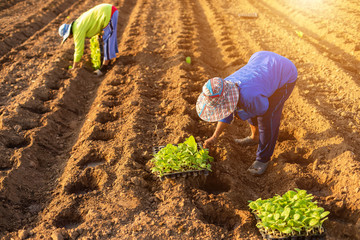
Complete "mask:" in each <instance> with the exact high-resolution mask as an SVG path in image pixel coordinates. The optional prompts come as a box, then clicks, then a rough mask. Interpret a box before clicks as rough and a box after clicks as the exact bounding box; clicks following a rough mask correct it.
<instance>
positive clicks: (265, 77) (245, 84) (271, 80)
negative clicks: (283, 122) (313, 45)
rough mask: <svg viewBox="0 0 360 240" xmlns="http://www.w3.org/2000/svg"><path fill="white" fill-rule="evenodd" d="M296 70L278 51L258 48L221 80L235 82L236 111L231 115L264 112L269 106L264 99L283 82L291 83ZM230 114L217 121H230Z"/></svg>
mask: <svg viewBox="0 0 360 240" xmlns="http://www.w3.org/2000/svg"><path fill="white" fill-rule="evenodd" d="M296 79H297V69H296V67H295V65H294V64H293V63H292V62H291V61H290V60H289V59H287V58H285V57H283V56H280V55H279V54H276V53H273V52H268V51H261V52H257V53H255V54H253V55H252V56H251V58H250V59H249V62H248V63H247V64H246V65H245V66H244V67H242V68H240V69H239V70H238V71H236V72H234V73H233V74H231V75H230V76H228V77H226V78H225V79H224V80H227V81H230V82H234V83H236V84H237V86H238V88H239V91H240V95H239V104H238V106H240V108H241V109H240V110H235V112H234V114H238V116H239V117H240V118H241V119H242V120H247V119H249V118H253V117H255V116H261V115H263V114H265V113H266V111H267V109H268V107H269V100H268V98H269V97H270V96H271V95H272V94H273V93H274V92H275V91H276V90H277V89H279V88H281V87H282V86H284V85H285V84H286V83H292V82H295V81H296ZM232 120H233V114H230V116H228V117H226V118H224V119H222V120H220V122H225V123H231V121H232Z"/></svg>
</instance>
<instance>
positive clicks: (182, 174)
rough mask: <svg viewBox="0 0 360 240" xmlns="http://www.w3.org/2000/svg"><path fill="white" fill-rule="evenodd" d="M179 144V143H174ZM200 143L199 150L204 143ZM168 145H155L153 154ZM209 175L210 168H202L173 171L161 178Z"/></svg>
mask: <svg viewBox="0 0 360 240" xmlns="http://www.w3.org/2000/svg"><path fill="white" fill-rule="evenodd" d="M173 145H175V146H176V145H177V144H173ZM197 145H198V150H200V149H202V145H201V144H200V143H198V144H197ZM164 147H166V146H155V147H153V154H154V155H155V154H157V153H158V152H159V151H160V150H161V149H163V148H164ZM201 175H204V176H207V175H209V170H207V169H200V170H191V171H185V172H172V173H165V174H164V175H163V176H162V177H160V180H161V181H163V180H165V179H167V178H171V179H175V178H179V177H197V176H201Z"/></svg>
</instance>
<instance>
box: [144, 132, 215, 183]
mask: <svg viewBox="0 0 360 240" xmlns="http://www.w3.org/2000/svg"><path fill="white" fill-rule="evenodd" d="M213 160H214V158H213V157H211V156H209V151H208V150H207V149H204V148H202V146H201V144H198V143H196V141H195V138H194V137H193V136H190V137H189V138H187V139H186V140H185V142H183V143H179V144H167V145H166V146H156V147H153V158H152V159H151V160H150V162H151V164H152V165H153V167H152V168H151V171H152V172H153V173H154V174H156V175H157V176H158V177H159V178H160V179H161V180H164V179H166V178H177V177H187V176H200V175H208V174H209V171H211V164H210V163H211V162H212V161H213Z"/></svg>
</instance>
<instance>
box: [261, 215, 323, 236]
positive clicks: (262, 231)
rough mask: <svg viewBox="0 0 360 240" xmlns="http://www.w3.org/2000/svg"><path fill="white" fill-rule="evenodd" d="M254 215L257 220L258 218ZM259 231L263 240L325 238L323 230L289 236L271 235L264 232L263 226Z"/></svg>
mask: <svg viewBox="0 0 360 240" xmlns="http://www.w3.org/2000/svg"><path fill="white" fill-rule="evenodd" d="M254 215H255V218H256V220H257V221H259V218H258V217H257V216H256V214H254ZM259 232H260V234H261V236H262V237H263V239H264V240H326V233H325V231H324V232H323V233H322V234H313V235H307V236H305V235H295V236H290V237H273V236H272V235H269V234H266V233H265V230H264V229H263V228H260V229H259Z"/></svg>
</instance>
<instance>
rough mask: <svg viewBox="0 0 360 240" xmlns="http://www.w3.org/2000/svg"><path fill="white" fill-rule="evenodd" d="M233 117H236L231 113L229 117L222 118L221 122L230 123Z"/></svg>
mask: <svg viewBox="0 0 360 240" xmlns="http://www.w3.org/2000/svg"><path fill="white" fill-rule="evenodd" d="M233 119H234V116H233V114H230V115H229V116H228V117H226V118H224V119H222V120H220V121H219V122H223V123H228V124H230V123H231V122H232V120H233Z"/></svg>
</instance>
